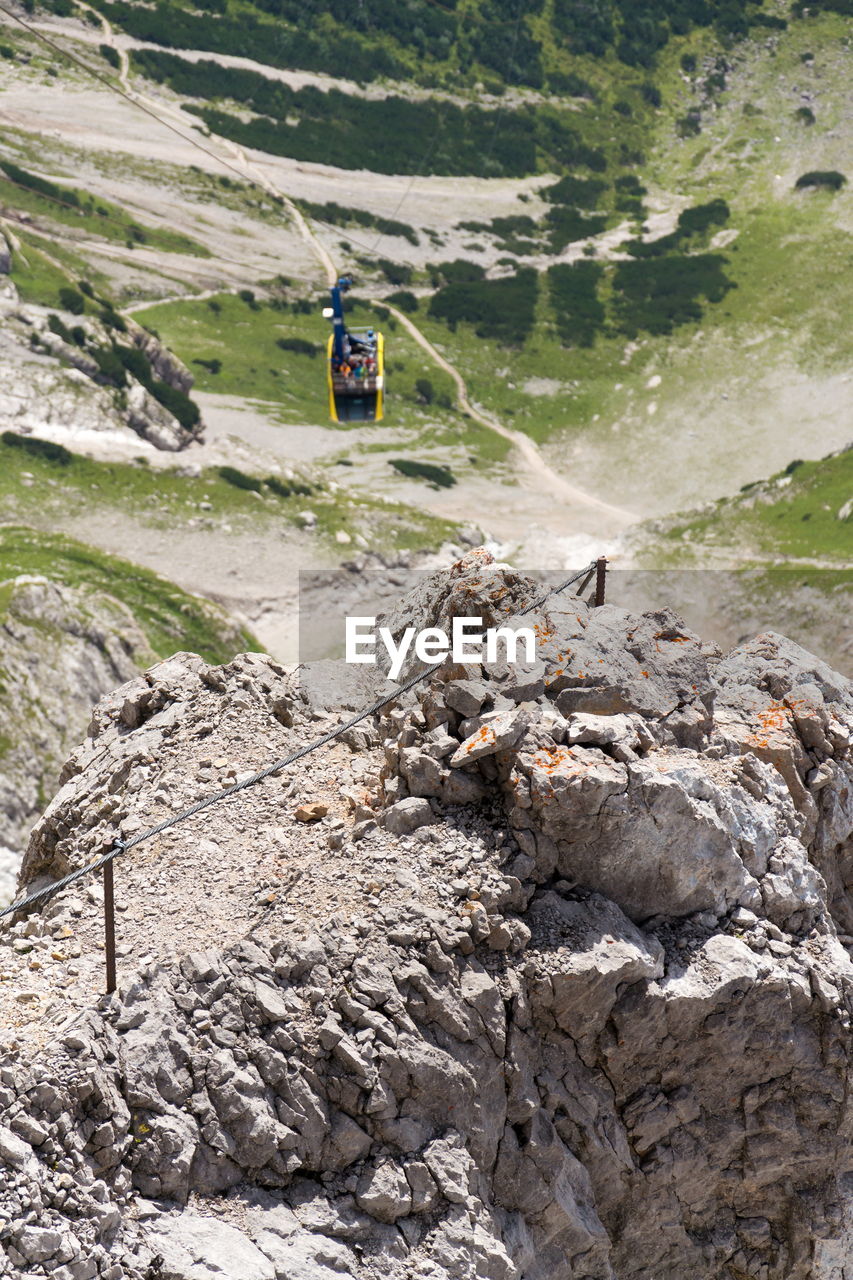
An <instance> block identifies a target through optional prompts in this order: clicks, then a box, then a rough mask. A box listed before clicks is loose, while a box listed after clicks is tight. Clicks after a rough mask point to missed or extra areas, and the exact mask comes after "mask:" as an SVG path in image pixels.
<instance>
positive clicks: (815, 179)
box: [794, 169, 847, 191]
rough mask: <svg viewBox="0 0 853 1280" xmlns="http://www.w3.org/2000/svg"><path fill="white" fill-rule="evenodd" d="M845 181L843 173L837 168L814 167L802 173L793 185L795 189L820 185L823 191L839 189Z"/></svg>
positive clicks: (799, 189)
mask: <svg viewBox="0 0 853 1280" xmlns="http://www.w3.org/2000/svg"><path fill="white" fill-rule="evenodd" d="M846 181H847V179H846V177H845V176H844V174H843V173H839V172H838V170H837V169H823V170H819V169H815V170H813V171H812V172H810V173H804V174H802V176H801V177H799V178H797V181H796V183H795V184H794V185H795V187H796V189H797V191H803V190H805V189H807V188H809V187H822V188H823V189H824V190H825V191H840V190H841V188H842V187H843V186H844V184H845V183H846Z"/></svg>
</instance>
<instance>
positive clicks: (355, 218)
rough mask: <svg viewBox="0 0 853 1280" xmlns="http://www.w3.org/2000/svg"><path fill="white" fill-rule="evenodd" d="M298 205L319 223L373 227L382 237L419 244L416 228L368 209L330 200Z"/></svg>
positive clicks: (336, 225)
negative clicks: (393, 237) (350, 206)
mask: <svg viewBox="0 0 853 1280" xmlns="http://www.w3.org/2000/svg"><path fill="white" fill-rule="evenodd" d="M296 203H297V204H298V205H299V208H300V209H301V210H302V212H303V213H305V214H307V215H308V217H309V218H314V219H316V221H318V222H328V223H329V224H330V225H331V226H333V227H372V228H374V229H375V230H376V231H378V232H379V233H380V235H383V236H401V237H402V238H403V239H404V240H408V242H409V244H418V243H419V237H418V233H417V231H415V229H414V227H410V226H409V224H408V223H406V222H398V221H397V219H396V218H383V217H380V215H379V214H376V213H370V211H369V210H368V209H350V208H347V207H346V206H344V205H340V204H338V203H337V202H336V201H335V200H329V201H327V202H326V203H325V204H318V203H315V202H314V201H312V200H297V202H296ZM380 265H381V264H380ZM387 265H393V264H387ZM384 269H385V268H383V270H384ZM397 270H400V268H397ZM404 270H405V268H404ZM386 274H387V272H386ZM391 283H392V284H396V283H397V281H394V280H392V282H391ZM399 283H401V284H404V283H405V281H403V280H401V281H399Z"/></svg>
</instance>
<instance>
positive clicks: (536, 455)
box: [74, 0, 638, 529]
mask: <svg viewBox="0 0 853 1280" xmlns="http://www.w3.org/2000/svg"><path fill="white" fill-rule="evenodd" d="M74 3H75V4H76V5H77V7H78V9H83V10H85V11H86V12H87V13H89V14H92V15H93V16H94V17H95V18H96V19H97V20H98V22H99V23H100V25H101V29H102V31H103V33H104V37H105V41H106V43H107V44H108V45H109V46H110V48H112V49H114V50H115V52H116V54H117V55H118V59H119V66H118V77H119V82H120V84H121V87H122V90H123V91H124V93H126V94H127V95H128V96H129V97H131V98H134V99H136V100H137V101H139V102H140V104H143V105H144V106H145V108H146V109H147V110H148V111H149V112H151V113H153V114H154V115H156V116H157V117H158V118H160V119H161V121H162V122H163V123H164V124H165V123H168V122H167V121H165V120H162V117H163V116H164V115H168V116H170V117H171V118H172V120H173V121H179V122H180V123H181V124H182V125H185V123H186V120H185V117H184V115H183V113H182V112H181V111H180V110H178V109H175V108H173V107H170V106H166V105H164V104H163V103H162V102H158V101H157V100H156V99H154V98H150V97H147V96H146V95H145V94H141V93H139V91H138V90H136V89H134V88H132V87H131V84H130V59H129V58H128V56H127V51H126V50H125V49H123V48H121V47H120V46H119V45H118V44H117V42H116V39H115V34H114V32H113V29H112V26H111V24H110V23H109V22H108V21H107V19H106V18H105V17H104V16H103V14H102V13H100V12H99V11H98V10H97V9H94V8H92V6H91V5H90V4H87V3H86V0H74ZM169 127H170V128H174V125H173V124H170V125H169ZM183 136H184V138H185V140H186V141H188V142H192V143H193V144H194V145H199V144H198V143H197V142H196V140H195V139H193V138H190V137H188V136H187V135H186V134H184V135H183ZM214 140H215V141H216V142H217V143H218V144H219V145H220V146H222V147H224V148H225V149H226V150H227V151H228V152H229V153H230V155H231V156H232V157H233V159H234V160H235V161H236V162H237V165H238V166H239V167H240V169H242V171H243V173H244V174H245V175H246V176H247V177H248V179H249V180H250V181H252V182H256V183H257V184H258V185H259V186H261V187H262V188H263V189H264V190H265V191H266V192H267V194H268V195H271V196H275V197H276V198H277V199H280V200H281V201H283V203H284V205H285V207H286V209H287V211H288V213H289V214H290V216H291V218H292V219H293V222H294V224H295V226H296V227H297V229H298V231H299V234H300V235H301V236H302V239H303V240H304V241H305V242H306V244H308V246H309V247H310V248H311V251H312V252H313V253H314V255H315V257H316V258H317V259H318V261H319V263H320V265H321V267H322V268H323V271H324V272H325V274H326V280H327V283H328V284H330V285H332V284H334V283H335V282H336V280H337V279H338V274H339V273H338V269H337V268H336V266H335V263H334V261H333V259H332V257H331V255H330V254H329V252H328V250H327V249H326V247H325V245H324V244H323V243H322V242H321V241H320V239H319V238H318V236H317V235H316V233H315V232H314V230H313V228H312V227H311V225H310V223H309V221H308V219H306V218H305V216H304V215H303V213H302V212H301V210H300V209H299V207H298V206H297V205H296V203H295V202H294V201H293V199H292V198H291V197H290V195H289V194H288V193H287V192H286V191H282V190H281V188H280V187H278V186H276V184H275V183H274V182H272V180H271V179H270V178H269V177H268V176H267V174H266V173H264V171H263V169H262V168H261V166H260V165H259V164H258V163H257V162H255V161H253V160H250V159H249V158H248V156H247V155H246V153H245V151H244V150H243V148H242V147H240V146H238V145H237V144H236V143H233V142H231V141H230V140H229V139H227V138H222V137H220V136H219V135H218V134H212V133H211V134H209V135H208V141H214ZM205 150H206V148H205ZM383 305H384V306H387V307H388V310H389V311H390V312H391V313H392V314H393V315H394V317H395V318H396V319H397V321H398V322H399V323H400V324H401V325H402V326H403V328H404V329H405V330H406V331H407V333H409V334H410V336H411V337H412V338H414V340H415V342H417V344H418V345H419V346H420V347H421V348H422V349H423V350H424V351H425V352H426V353H427V355H428V356H429V357H430V359H431V360H432V361H433V362H434V363H435V364H436V365H438V367H439V368H440V369H443V370H444V371H445V373H448V374H449V375H450V377H451V378H452V379H453V382H454V385H455V386H456V392H457V399H458V404H459V407H460V409H461V410H462V411H463V413H467V414H468V415H469V417H471V418H472V419H473V420H474V421H475V422H478V423H479V424H480V425H481V426H483V427H485V428H486V429H487V430H489V431H493V432H494V433H495V434H496V435H499V436H501V437H502V438H503V439H504V440H507V441H508V442H509V443H510V444H511V445H512V446H513V448H514V449H515V452H516V456H517V460H518V464H519V471H520V478H524V479H525V480H527V481H528V483H530V484H532V486H533V487H535V488H536V489H537V490H538V491H539V492H541V493H543V495H544V494H545V493H547V494H549V495H550V496H551V497H552V498H554V499H556V500H558V501H562V502H571V503H574V504H576V505H578V506H582V507H586V508H587V509H589V510H593V511H597V512H598V513H599V514H600V515H602V516H606V517H607V519H608V520H609V521H610V522H611V527H612V526H616V528H617V529H624V528H626V527H627V526H628V525H630V524H634V523H635V522H636V521H637V519H638V517H637V516H636V515H634V514H633V513H632V512H630V511H627V510H625V508H623V507H617V506H613V505H612V504H611V503H609V502H604V501H603V500H602V499H601V498H596V497H595V496H594V495H593V494H590V493H587V492H586V491H585V490H583V489H579V488H578V487H577V486H576V485H573V484H571V483H570V482H569V481H568V480H566V479H565V478H564V477H563V476H561V475H560V474H559V472H557V471H555V470H554V469H553V468H552V467H550V466H549V465H548V463H547V462H546V461H545V459H544V458H543V457H542V454H541V453H540V451H539V448H538V447H537V445H536V444H535V443H534V441H533V440H531V439H530V437H529V436H527V435H525V434H524V432H522V431H513V430H511V429H510V428H509V427H505V426H503V424H502V423H500V422H497V421H496V420H495V419H494V418H492V417H490V416H488V415H487V414H485V413H483V411H482V410H480V409H477V408H475V407H474V405H472V403H471V401H470V399H469V396H468V388H467V386H466V384H465V379H464V378H463V377H462V374H461V373H460V372H459V370H458V369H457V368H455V366H454V365H452V364H451V363H450V362H449V361H448V360H447V359H445V357H444V356H443V355H441V353H440V352H439V351H437V350H436V348H435V347H434V346H433V344H432V343H431V342H430V340H429V338H427V337H426V335H425V334H424V333H422V332H421V330H420V329H419V328H418V327H417V325H416V324H414V323H413V321H412V320H411V319H410V318H409V317H408V316H407V315H405V314H404V313H403V312H402V311H400V310H398V309H397V308H396V307H394V306H391V305H389V304H388V303H384V304H383Z"/></svg>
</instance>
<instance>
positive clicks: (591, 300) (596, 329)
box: [548, 261, 605, 347]
mask: <svg viewBox="0 0 853 1280" xmlns="http://www.w3.org/2000/svg"><path fill="white" fill-rule="evenodd" d="M603 275H604V268H603V267H602V266H601V265H600V264H599V263H597V262H586V261H583V262H572V263H564V262H559V263H555V265H554V266H552V267H549V268H548V291H549V297H550V302H551V306H552V307H553V308H554V311H555V313H556V317H557V331H558V332H559V335H560V340H561V341H562V342H563V343H564V344H565V345H566V346H574V347H591V346H592V344H593V342H594V341H595V336H596V334H597V333H600V332H601V330H602V329H603V328H604V318H605V311H604V305H603V303H602V302H601V301H600V299H599V297H598V286H599V282H600V281H601V278H602V276H603Z"/></svg>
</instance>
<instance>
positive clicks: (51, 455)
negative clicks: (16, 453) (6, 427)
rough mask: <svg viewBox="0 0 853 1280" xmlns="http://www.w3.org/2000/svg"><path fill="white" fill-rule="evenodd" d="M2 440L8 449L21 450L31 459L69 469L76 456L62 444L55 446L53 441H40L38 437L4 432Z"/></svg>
mask: <svg viewBox="0 0 853 1280" xmlns="http://www.w3.org/2000/svg"><path fill="white" fill-rule="evenodd" d="M0 440H2V442H3V444H4V445H5V446H6V448H7V449H19V450H20V451H21V453H27V454H29V455H30V457H31V458H38V459H40V460H41V461H44V462H52V463H55V464H56V465H57V466H60V467H67V466H68V464H69V463H70V462H71V459H72V457H73V456H74V455H73V454H72V453H71V451H70V450H69V449H66V448H65V446H64V445H62V444H55V443H54V442H53V441H52V440H40V439H39V438H38V436H19V435H18V434H17V432H15V431H4V432H3V434H2V436H0Z"/></svg>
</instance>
